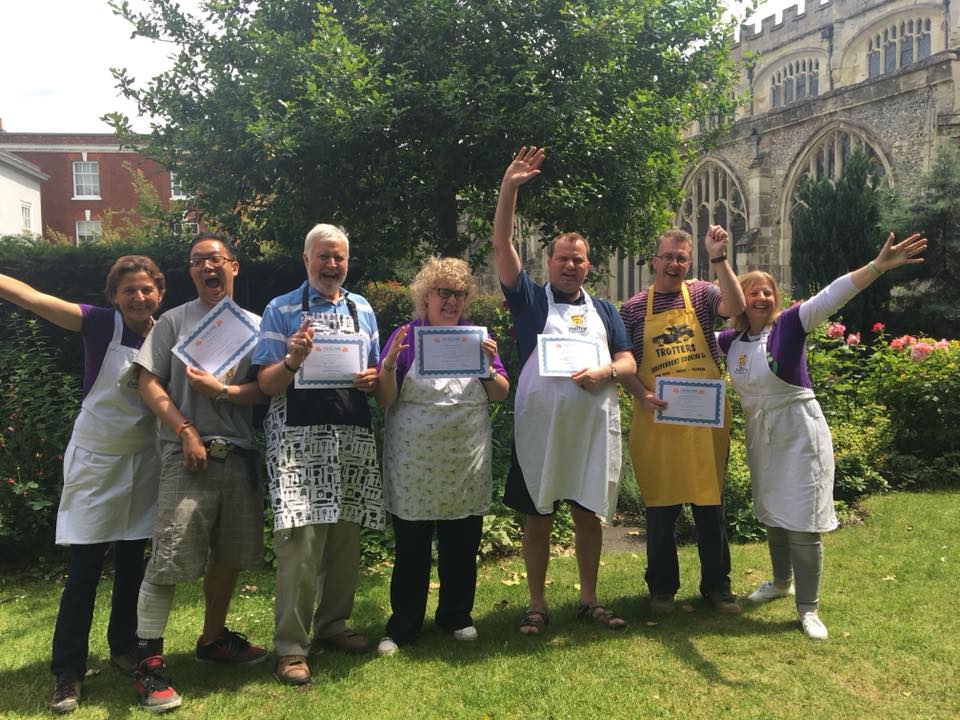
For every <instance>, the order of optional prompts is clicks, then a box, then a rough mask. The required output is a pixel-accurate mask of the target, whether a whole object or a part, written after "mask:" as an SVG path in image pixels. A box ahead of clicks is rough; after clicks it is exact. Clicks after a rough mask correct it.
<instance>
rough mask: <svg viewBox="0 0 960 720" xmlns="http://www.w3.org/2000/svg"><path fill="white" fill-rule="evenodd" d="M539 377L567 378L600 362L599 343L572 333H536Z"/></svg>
mask: <svg viewBox="0 0 960 720" xmlns="http://www.w3.org/2000/svg"><path fill="white" fill-rule="evenodd" d="M537 359H538V360H539V363H540V375H541V377H565V378H568V377H570V376H571V375H573V374H574V373H575V372H577V370H583V368H593V367H597V365H599V364H600V343H599V342H597V341H596V340H590V339H589V338H582V337H576V336H574V335H537Z"/></svg>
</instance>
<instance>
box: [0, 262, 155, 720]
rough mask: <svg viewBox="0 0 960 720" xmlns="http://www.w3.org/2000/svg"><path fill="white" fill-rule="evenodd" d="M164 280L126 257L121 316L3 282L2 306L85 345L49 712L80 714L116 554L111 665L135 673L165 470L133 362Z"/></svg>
mask: <svg viewBox="0 0 960 720" xmlns="http://www.w3.org/2000/svg"><path fill="white" fill-rule="evenodd" d="M163 287H164V280H163V274H162V273H161V272H160V270H159V269H158V268H157V266H156V264H155V263H154V262H153V260H151V259H150V258H147V257H144V256H142V255H125V256H123V257H121V258H119V259H118V260H117V261H116V262H115V263H114V264H113V266H112V267H111V268H110V272H109V273H108V274H107V282H106V289H105V291H104V292H105V294H106V297H107V300H109V302H110V304H111V305H112V306H113V307H112V308H101V307H93V306H91V305H80V304H77V303H71V302H67V301H66V300H61V299H60V298H57V297H54V296H53V295H47V294H45V293H42V292H39V291H37V290H35V289H34V288H32V287H30V286H29V285H27V284H26V283H23V282H20V281H19V280H15V279H14V278H12V277H8V276H6V275H0V299H3V300H7V301H9V302H12V303H14V304H16V305H19V306H20V307H22V308H24V309H25V310H29V311H30V312H32V313H35V314H36V315H39V316H40V317H42V318H44V319H46V320H49V321H50V322H52V323H53V324H55V325H59V326H60V327H62V328H64V329H65V330H70V331H73V332H79V333H80V335H81V337H82V338H83V350H84V353H83V365H84V376H83V403H82V405H81V408H80V414H79V415H78V416H77V419H76V421H75V422H74V426H73V433H72V435H71V437H70V443H69V444H68V445H67V449H66V450H65V451H64V457H63V493H62V495H61V498H60V508H59V510H58V512H57V535H56V542H57V544H58V545H68V546H69V547H70V561H69V568H68V575H67V581H66V583H65V584H64V587H63V595H62V597H61V599H60V611H59V614H58V615H57V625H56V629H55V631H54V635H53V658H52V661H51V663H50V669H51V671H52V672H53V674H54V675H55V676H56V684H55V686H54V692H53V697H52V698H51V700H50V709H51V710H53V711H54V712H56V713H67V712H71V711H73V710H75V709H76V708H77V706H78V704H79V702H80V693H81V683H82V681H83V677H84V675H85V674H86V671H87V654H88V642H89V636H90V625H91V623H92V622H93V607H94V601H95V599H96V592H97V583H98V582H99V580H100V573H101V570H102V568H103V559H104V555H105V553H106V551H107V549H108V548H109V547H110V546H111V545H112V546H113V556H114V559H113V561H114V581H113V602H112V605H111V609H110V624H109V627H108V629H107V640H108V642H109V645H110V661H111V664H113V665H114V666H116V667H118V668H121V669H123V670H126V671H132V669H133V662H134V661H133V655H132V652H133V646H134V640H135V633H136V621H137V614H136V612H137V594H138V592H139V589H140V581H141V580H142V579H143V551H144V545H145V543H146V538H148V537H150V535H151V533H152V530H153V519H154V515H155V512H156V510H155V505H156V498H157V482H158V480H159V477H158V471H159V467H160V461H159V457H158V455H157V444H156V421H155V420H154V417H153V413H151V412H150V411H149V410H148V409H147V407H146V406H145V405H144V404H143V402H142V401H141V400H140V394H139V392H138V390H137V383H136V377H135V376H134V375H133V374H132V372H131V362H132V360H133V358H134V356H135V355H136V353H137V350H138V349H139V348H140V345H142V344H143V339H144V337H146V335H147V333H148V332H150V328H152V327H153V313H154V312H156V310H157V307H158V306H159V304H160V300H161V298H162V297H163Z"/></svg>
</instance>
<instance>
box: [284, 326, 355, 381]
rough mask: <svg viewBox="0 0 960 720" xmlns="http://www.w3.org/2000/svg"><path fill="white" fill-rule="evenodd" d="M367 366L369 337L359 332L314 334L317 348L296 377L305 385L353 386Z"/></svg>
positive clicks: (314, 347)
mask: <svg viewBox="0 0 960 720" xmlns="http://www.w3.org/2000/svg"><path fill="white" fill-rule="evenodd" d="M366 367H367V341H366V340H365V339H364V338H363V337H361V336H359V335H314V336H313V350H312V351H311V352H310V354H309V355H307V359H306V360H304V361H303V364H302V365H301V366H300V368H299V369H298V370H297V374H296V375H294V377H293V386H294V387H295V388H303V389H314V390H317V389H324V388H352V387H353V378H354V376H355V375H356V374H357V373H358V372H360V371H362V370H364V369H366Z"/></svg>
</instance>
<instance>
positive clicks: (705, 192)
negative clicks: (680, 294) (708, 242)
mask: <svg viewBox="0 0 960 720" xmlns="http://www.w3.org/2000/svg"><path fill="white" fill-rule="evenodd" d="M676 223H677V225H678V226H679V227H681V228H683V229H684V230H686V231H687V232H688V233H690V235H691V236H692V237H693V238H694V242H695V243H696V248H695V250H694V260H695V263H694V265H693V272H694V274H695V275H696V277H701V278H709V277H710V258H709V256H708V255H707V253H706V251H705V250H704V249H703V239H704V237H706V234H707V228H708V227H709V226H710V225H722V226H723V227H725V228H726V229H727V231H728V232H729V233H730V239H729V241H728V242H729V247H728V250H727V254H728V255H729V257H730V264H731V265H733V266H734V267H736V257H735V252H736V247H737V243H738V242H742V241H743V240H744V239H745V238H746V233H747V211H746V208H745V207H744V202H743V193H742V192H741V191H740V186H739V185H738V184H737V181H736V179H735V178H734V177H733V175H731V174H730V173H729V172H728V171H727V170H726V169H725V168H724V167H723V166H721V165H720V164H718V163H716V162H713V161H712V160H708V161H707V162H705V163H704V164H703V165H702V166H700V168H699V169H698V170H697V171H696V172H695V173H694V174H693V175H692V176H691V177H690V178H689V179H688V180H687V183H686V185H685V186H684V201H683V203H682V205H681V206H680V212H679V213H678V214H677V218H676Z"/></svg>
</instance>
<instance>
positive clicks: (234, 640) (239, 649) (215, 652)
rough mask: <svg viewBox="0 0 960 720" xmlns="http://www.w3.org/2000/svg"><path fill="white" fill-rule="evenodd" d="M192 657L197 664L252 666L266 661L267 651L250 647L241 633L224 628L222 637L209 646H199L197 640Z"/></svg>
mask: <svg viewBox="0 0 960 720" xmlns="http://www.w3.org/2000/svg"><path fill="white" fill-rule="evenodd" d="M194 657H195V658H196V659H197V661H198V662H215V663H249V664H254V663H258V662H263V661H264V660H266V659H267V651H266V650H264V649H263V648H262V647H257V646H256V645H251V644H250V642H249V641H248V640H247V636H246V635H244V634H243V633H238V632H233V631H232V630H230V629H229V628H224V629H223V635H221V636H220V637H219V638H217V639H216V640H214V641H213V642H212V643H210V644H209V645H201V644H200V640H197V649H196V652H195V653H194Z"/></svg>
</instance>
